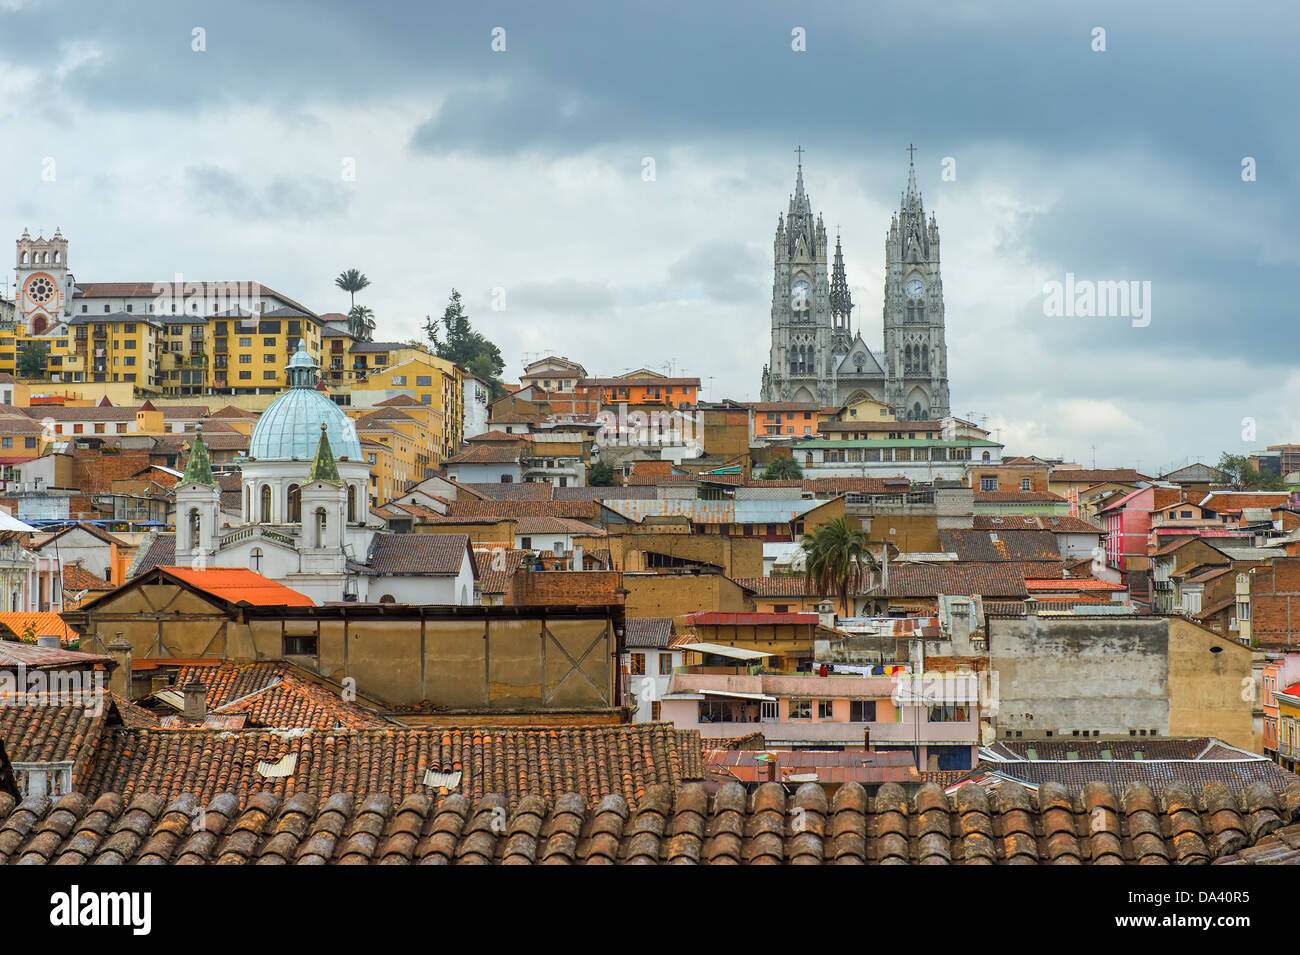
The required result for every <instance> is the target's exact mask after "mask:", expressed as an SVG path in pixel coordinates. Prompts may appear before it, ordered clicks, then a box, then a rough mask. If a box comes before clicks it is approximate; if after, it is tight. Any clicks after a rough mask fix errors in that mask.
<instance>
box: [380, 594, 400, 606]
mask: <svg viewBox="0 0 1300 955" xmlns="http://www.w3.org/2000/svg"><path fill="white" fill-rule="evenodd" d="M379 602H380V603H381V604H394V603H397V601H396V600H395V599H394V597H393V595H392V594H384V595H383V596H382V597H380V598H379Z"/></svg>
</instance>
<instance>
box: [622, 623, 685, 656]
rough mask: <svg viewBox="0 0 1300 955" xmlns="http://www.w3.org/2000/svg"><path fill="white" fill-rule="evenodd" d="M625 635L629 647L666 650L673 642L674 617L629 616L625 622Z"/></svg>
mask: <svg viewBox="0 0 1300 955" xmlns="http://www.w3.org/2000/svg"><path fill="white" fill-rule="evenodd" d="M623 636H624V642H625V643H626V645H627V646H628V647H640V648H644V649H649V650H653V649H656V648H663V649H665V650H666V649H668V648H669V647H670V646H672V644H673V618H672V617H628V618H627V620H626V621H624V624H623Z"/></svg>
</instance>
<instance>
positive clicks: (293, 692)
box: [178, 673, 388, 730]
mask: <svg viewBox="0 0 1300 955" xmlns="http://www.w3.org/2000/svg"><path fill="white" fill-rule="evenodd" d="M178 685H180V686H184V684H183V683H181V684H178ZM212 712H213V713H215V714H217V715H219V716H228V715H235V714H243V715H245V716H246V717H247V718H248V720H247V722H246V723H245V726H248V727H262V726H265V727H271V728H274V729H320V730H329V729H361V728H364V727H370V726H386V725H388V724H387V723H386V722H385V721H384V720H382V719H380V718H379V717H378V716H376V715H375V714H373V713H371V712H369V711H368V710H366V709H365V708H363V707H361V706H358V705H357V704H356V703H354V702H351V701H348V700H344V699H342V698H341V697H340V695H339V694H338V693H337V692H333V691H330V690H328V689H326V688H325V687H322V686H317V685H316V684H314V683H311V682H308V681H307V680H304V679H302V678H301V677H298V676H296V675H294V674H293V673H280V674H277V682H275V683H273V684H272V685H270V686H268V687H266V688H264V689H261V690H254V691H253V692H252V693H249V694H248V695H247V696H242V697H239V698H237V699H233V700H231V701H230V702H229V703H224V704H222V705H221V706H219V707H216V708H215V709H214V710H212Z"/></svg>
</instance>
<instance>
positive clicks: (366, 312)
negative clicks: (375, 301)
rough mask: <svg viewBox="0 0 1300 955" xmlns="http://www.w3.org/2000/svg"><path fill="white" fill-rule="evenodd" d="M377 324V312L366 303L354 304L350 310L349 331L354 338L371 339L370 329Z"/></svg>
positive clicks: (366, 340)
mask: <svg viewBox="0 0 1300 955" xmlns="http://www.w3.org/2000/svg"><path fill="white" fill-rule="evenodd" d="M374 326H375V313H374V311H373V310H371V309H370V308H368V307H367V306H365V305H353V306H352V310H351V311H349V312H348V331H349V332H351V333H352V336H353V337H354V338H359V339H361V341H365V342H368V341H370V337H371V336H370V329H372V328H374Z"/></svg>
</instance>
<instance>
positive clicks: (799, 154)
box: [794, 146, 807, 166]
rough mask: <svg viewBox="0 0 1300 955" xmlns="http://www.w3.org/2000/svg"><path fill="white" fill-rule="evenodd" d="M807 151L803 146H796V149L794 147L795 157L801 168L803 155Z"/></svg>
mask: <svg viewBox="0 0 1300 955" xmlns="http://www.w3.org/2000/svg"><path fill="white" fill-rule="evenodd" d="M806 151H807V150H805V149H804V148H803V146H796V147H794V154H795V157H796V158H795V162H796V163H797V164H798V165H800V166H802V165H803V154H804V153H805V152H806Z"/></svg>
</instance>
